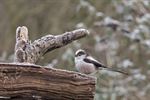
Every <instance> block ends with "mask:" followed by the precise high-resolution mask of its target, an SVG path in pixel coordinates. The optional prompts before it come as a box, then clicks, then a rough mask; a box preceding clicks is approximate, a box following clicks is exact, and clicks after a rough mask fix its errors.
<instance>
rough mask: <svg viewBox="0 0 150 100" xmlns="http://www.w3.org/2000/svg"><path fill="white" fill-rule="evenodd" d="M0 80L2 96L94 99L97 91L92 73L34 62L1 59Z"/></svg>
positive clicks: (27, 99)
mask: <svg viewBox="0 0 150 100" xmlns="http://www.w3.org/2000/svg"><path fill="white" fill-rule="evenodd" d="M0 84H1V85H0V98H1V100H3V99H4V98H5V99H4V100H6V99H11V100H92V99H93V98H94V91H95V78H93V77H90V76H87V75H83V74H80V73H77V72H72V71H65V70H60V69H54V68H46V67H44V66H39V65H33V64H10V63H9V64H8V63H0ZM2 98H3V99H2Z"/></svg>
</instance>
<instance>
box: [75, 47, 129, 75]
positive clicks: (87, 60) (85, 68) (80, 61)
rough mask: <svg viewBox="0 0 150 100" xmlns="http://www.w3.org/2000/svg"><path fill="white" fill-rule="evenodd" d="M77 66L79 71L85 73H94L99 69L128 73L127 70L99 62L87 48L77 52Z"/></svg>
mask: <svg viewBox="0 0 150 100" xmlns="http://www.w3.org/2000/svg"><path fill="white" fill-rule="evenodd" d="M74 60H75V67H76V69H77V71H79V72H80V73H84V74H92V73H94V72H96V71H98V70H103V69H105V70H109V71H114V72H118V73H122V74H125V75H128V73H127V72H124V71H121V70H118V69H114V68H110V67H107V66H105V65H104V64H102V63H101V62H99V61H98V60H96V59H94V58H93V57H92V56H90V55H89V54H88V53H87V52H86V51H85V50H83V49H79V50H77V51H76V52H75V59H74Z"/></svg>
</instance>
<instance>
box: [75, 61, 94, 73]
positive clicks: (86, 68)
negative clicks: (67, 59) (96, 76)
mask: <svg viewBox="0 0 150 100" xmlns="http://www.w3.org/2000/svg"><path fill="white" fill-rule="evenodd" d="M75 66H76V68H77V70H78V71H79V72H81V73H84V74H91V73H93V72H95V71H96V69H95V66H94V65H93V64H90V63H86V62H84V61H83V60H77V61H75Z"/></svg>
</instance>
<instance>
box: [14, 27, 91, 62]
mask: <svg viewBox="0 0 150 100" xmlns="http://www.w3.org/2000/svg"><path fill="white" fill-rule="evenodd" d="M87 34H89V32H88V30H86V29H77V30H74V31H71V32H66V33H63V34H61V35H56V36H54V35H50V34H49V35H46V36H43V37H42V38H40V39H38V40H35V41H34V42H33V43H30V41H29V36H28V29H27V27H25V26H22V27H18V28H17V30H16V45H15V62H28V63H33V64H35V63H36V62H37V61H38V59H39V58H40V57H41V56H43V55H44V54H45V53H47V52H49V51H52V50H54V49H57V48H60V47H63V46H65V45H67V44H69V43H71V42H72V41H74V40H77V39H80V38H82V37H85V36H86V35H87Z"/></svg>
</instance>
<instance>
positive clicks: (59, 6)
mask: <svg viewBox="0 0 150 100" xmlns="http://www.w3.org/2000/svg"><path fill="white" fill-rule="evenodd" d="M0 15H1V16H0V45H1V47H0V62H13V55H14V46H15V31H16V28H17V27H18V26H23V25H25V26H27V27H28V29H29V36H30V39H31V41H32V42H33V41H34V40H35V39H38V38H40V37H42V36H44V35H47V34H53V35H58V34H62V33H64V32H66V31H72V30H75V29H78V28H85V29H88V30H89V31H90V33H91V34H90V35H89V36H87V37H85V38H82V39H80V40H77V41H75V42H73V43H71V44H69V45H67V46H65V47H62V48H59V49H56V50H54V51H52V52H49V53H48V54H46V55H45V56H44V57H42V58H41V59H40V61H39V62H38V64H40V65H47V66H53V67H55V68H60V69H67V70H75V68H74V52H75V51H76V50H77V49H80V48H81V49H84V50H86V51H87V52H89V53H90V54H91V55H92V56H94V57H95V58H96V59H97V60H99V61H101V62H102V63H104V64H105V65H107V66H109V67H115V68H121V69H124V70H125V71H127V72H129V73H130V74H131V75H129V76H125V75H121V74H118V73H114V72H107V71H101V72H100V73H98V74H96V76H97V86H96V94H95V100H149V99H150V95H149V94H150V0H0Z"/></svg>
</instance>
